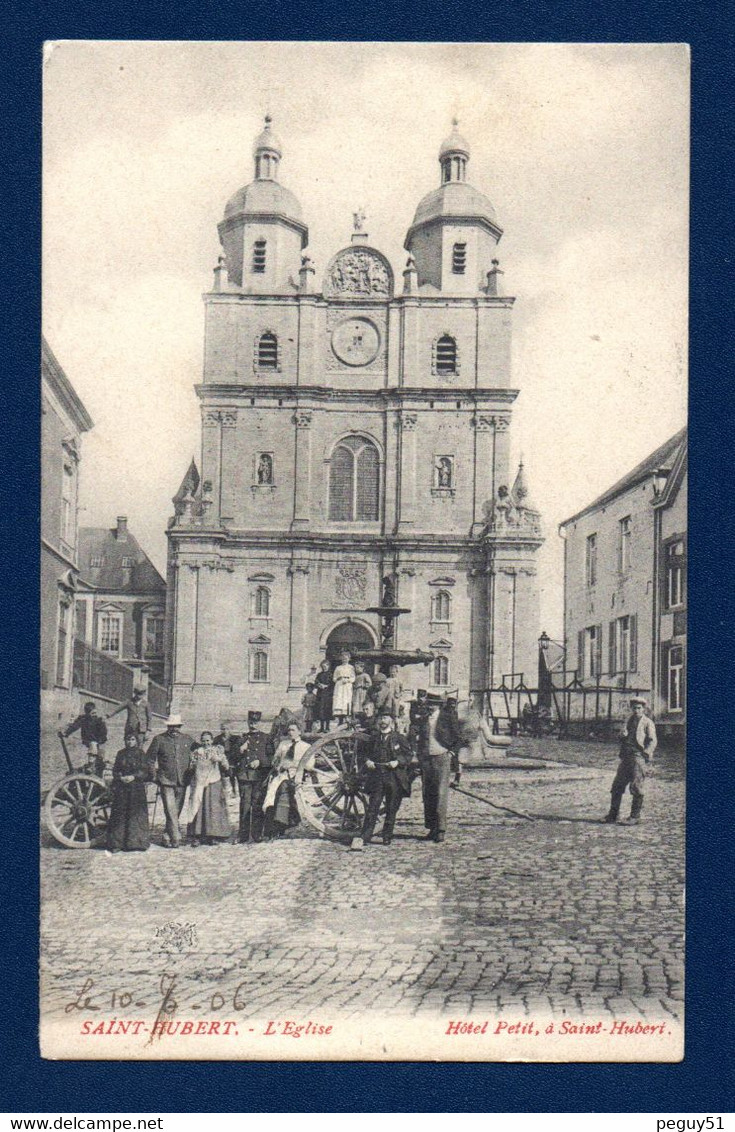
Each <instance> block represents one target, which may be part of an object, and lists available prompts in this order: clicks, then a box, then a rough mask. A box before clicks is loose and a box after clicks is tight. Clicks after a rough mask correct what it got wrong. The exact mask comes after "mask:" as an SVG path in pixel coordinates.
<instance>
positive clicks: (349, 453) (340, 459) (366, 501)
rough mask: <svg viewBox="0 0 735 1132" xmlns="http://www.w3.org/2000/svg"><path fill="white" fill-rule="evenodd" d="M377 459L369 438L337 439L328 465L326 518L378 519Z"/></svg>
mask: <svg viewBox="0 0 735 1132" xmlns="http://www.w3.org/2000/svg"><path fill="white" fill-rule="evenodd" d="M379 467H380V459H379V457H378V450H377V448H376V447H375V445H374V444H373V443H372V441H370V440H367V439H366V438H365V437H362V436H348V437H346V438H345V439H344V440H340V441H339V443H338V444H337V446H336V448H335V449H334V451H333V453H332V459H331V461H330V467H329V518H330V519H331V520H333V521H334V522H348V523H352V522H371V521H375V520H376V519H377V518H378V496H379V482H378V471H379Z"/></svg>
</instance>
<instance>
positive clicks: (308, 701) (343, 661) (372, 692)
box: [301, 649, 408, 732]
mask: <svg viewBox="0 0 735 1132" xmlns="http://www.w3.org/2000/svg"><path fill="white" fill-rule="evenodd" d="M402 696H403V686H402V684H401V682H400V680H399V679H398V667H397V666H396V665H393V666H391V667H390V668H389V670H388V675H387V676H386V675H385V673H384V672H376V673H375V675H373V676H371V675H370V673H369V672H368V671H367V666H366V665H365V664H364V662H363V661H361V660H355V663H354V664H353V663H352V654H351V653H350V652H349V650H347V649H345V650H344V651H343V652H341V653H340V654H339V663H338V664H336V665H334V666H333V665H332V664H331V662H330V661H329V660H323V661H321V663H320V665H319V669H318V671H317V673H316V675H315V677H314V679H313V681H311V680H310V681H308V682H307V684H306V693H305V695H304V697H303V699H302V701H301V706H302V707H303V709H304V727H305V729H306V730H307V731H311V730H312V729H313V730H316V731H319V732H325V731H329V728H330V726H331V724H332V721H333V720H335V721H336V723H337V725H338V726H339V725H340V724H342V723H344V722H345V720H346V719H347V718H349V717H351V716H355V717H359V718H361V719H365V720H370V719H375V717H377V715H378V712H380V711H383V710H387V711H388V713H389V714H390V715H391V716H392V718H393V719H394V720H396V722H397V723H401V724H402V723H404V721H405V727H401V728H400V729H401V730H402V731H404V732H405V731H407V730H408V721H407V717H406V715H405V711H404V710H403V709H404V708H405V705H404V704H403V703H402Z"/></svg>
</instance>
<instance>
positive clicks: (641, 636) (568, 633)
mask: <svg viewBox="0 0 735 1132" xmlns="http://www.w3.org/2000/svg"><path fill="white" fill-rule="evenodd" d="M686 466H687V435H686V429H682V430H681V431H680V432H678V433H676V435H675V436H673V437H671V439H670V440H668V441H667V442H666V444H663V445H662V446H661V447H660V448H657V449H656V451H655V452H652V453H651V455H650V456H649V457H648V458H647V459H646V460H644V461H643V462H642V463H641V464H639V465H638V467H636V468H634V469H633V471H631V472H630V473H629V474H628V475H627V476H624V477H623V479H621V480H620V481H619V482H618V483H617V484H615V485H614V486H613V487H611V488H610V489H609V490H608V491H606V492H604V493H603V494H602V495H601V496H600V497H599V498H598V499H596V500H595V501H594V502H593V503H591V504H590V505H589V506H588V507H585V508H584V509H583V510H582V511H580V512H579V513H578V514H576V515H573V516H572V517H571V518H569V519H566V520H565V521H564V522H563V523H561V524H560V528H559V533H560V534H561V536H562V538H563V539H564V638H565V645H566V650H567V663H566V667H567V669H575V670H576V673H577V677H578V679H579V680H581V681H582V683H584V684H586V685H594V684H595V683H597V682H598V680H599V681H600V682H601V683H602V684H603V685H605V686H609V685H615V684H618V685H623V684H624V685H625V686H627V687H636V688H642V689H646V690H647V691H650V697H651V708H652V710H653V712H654V714H655V716H656V719H657V721H658V722H660V723H662V724H663V725H664V729H666V727H667V726H668V728H669V729H670V730H674V731H678V730H683V727H684V724H685V719H686V705H685V674H686V530H687V522H686Z"/></svg>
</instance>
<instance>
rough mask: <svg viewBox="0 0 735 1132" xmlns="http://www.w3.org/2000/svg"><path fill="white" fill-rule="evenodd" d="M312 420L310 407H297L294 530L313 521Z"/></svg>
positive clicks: (295, 422)
mask: <svg viewBox="0 0 735 1132" xmlns="http://www.w3.org/2000/svg"><path fill="white" fill-rule="evenodd" d="M311 421H312V413H311V410H309V409H297V410H296V412H295V413H294V424H295V425H296V455H295V460H294V477H295V485H294V516H293V522H292V523H291V529H292V530H294V529H296V530H298V529H301V528H305V527H308V526H309V524H310V522H311Z"/></svg>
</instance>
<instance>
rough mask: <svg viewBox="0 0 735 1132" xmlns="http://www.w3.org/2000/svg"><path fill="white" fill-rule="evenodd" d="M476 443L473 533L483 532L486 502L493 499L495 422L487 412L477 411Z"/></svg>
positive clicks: (473, 423) (475, 419)
mask: <svg viewBox="0 0 735 1132" xmlns="http://www.w3.org/2000/svg"><path fill="white" fill-rule="evenodd" d="M472 426H473V428H474V433H475V436H474V445H475V459H474V467H475V482H474V485H473V493H472V498H473V507H472V531H471V533H472V535H473V536H476V535H479V534H481V533H482V530H483V527H484V525H485V513H484V510H483V508H484V504H485V501H486V500H487V499H488V498H490V499H492V476H493V468H494V466H495V424H494V420H493V417H491V416H490V415H489V414H487V413H477V414H476V416H475V417H474V419H473V421H472Z"/></svg>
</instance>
